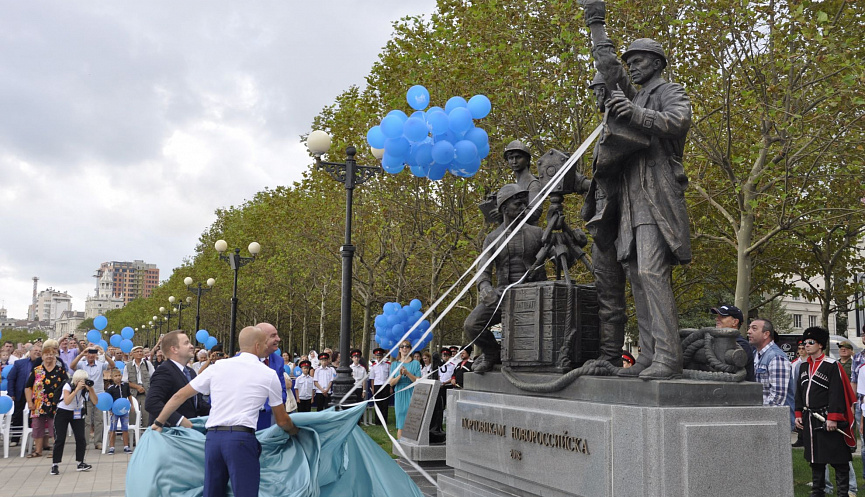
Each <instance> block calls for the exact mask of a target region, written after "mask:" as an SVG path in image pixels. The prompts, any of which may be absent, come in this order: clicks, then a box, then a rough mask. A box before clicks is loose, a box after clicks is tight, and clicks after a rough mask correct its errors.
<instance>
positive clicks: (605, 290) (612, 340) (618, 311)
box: [592, 243, 627, 367]
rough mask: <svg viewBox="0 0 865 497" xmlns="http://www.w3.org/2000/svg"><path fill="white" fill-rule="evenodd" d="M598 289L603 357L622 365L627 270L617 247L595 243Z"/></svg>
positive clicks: (593, 248) (601, 353) (594, 260)
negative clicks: (618, 257) (618, 255)
mask: <svg viewBox="0 0 865 497" xmlns="http://www.w3.org/2000/svg"><path fill="white" fill-rule="evenodd" d="M592 265H593V266H594V269H595V271H594V276H595V288H596V289H597V292H598V321H600V328H601V329H600V332H601V333H600V335H601V337H600V338H601V344H600V356H599V357H598V359H601V360H604V361H609V362H611V363H612V364H613V365H614V366H619V367H621V366H622V346H623V345H624V344H625V320H626V319H627V313H626V311H625V269H624V268H623V267H622V263H621V262H619V261H618V259H617V258H616V247H615V246H610V247H608V248H607V250H602V249H601V247H600V246H598V244H597V243H595V244H593V245H592Z"/></svg>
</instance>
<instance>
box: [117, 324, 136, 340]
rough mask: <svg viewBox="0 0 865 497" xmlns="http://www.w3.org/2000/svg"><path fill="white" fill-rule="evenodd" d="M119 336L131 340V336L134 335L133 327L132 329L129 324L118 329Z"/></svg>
mask: <svg viewBox="0 0 865 497" xmlns="http://www.w3.org/2000/svg"><path fill="white" fill-rule="evenodd" d="M120 336H122V337H123V338H125V339H127V340H132V337H134V336H135V329H133V328H132V327H131V326H127V327H125V328H123V329H122V330H120Z"/></svg>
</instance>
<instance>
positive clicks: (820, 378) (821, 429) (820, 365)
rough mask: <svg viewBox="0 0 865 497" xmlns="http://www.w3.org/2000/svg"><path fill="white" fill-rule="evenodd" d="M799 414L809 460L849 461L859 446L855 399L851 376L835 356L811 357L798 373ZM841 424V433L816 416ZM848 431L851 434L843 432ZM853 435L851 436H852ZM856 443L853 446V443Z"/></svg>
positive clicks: (824, 462)
mask: <svg viewBox="0 0 865 497" xmlns="http://www.w3.org/2000/svg"><path fill="white" fill-rule="evenodd" d="M796 378H797V387H796V417H797V418H798V417H801V418H802V425H803V427H804V429H803V430H802V435H803V443H804V446H805V460H807V461H808V462H811V463H817V464H847V462H849V461H850V460H851V457H850V450H851V449H850V447H851V446H852V447H854V448H855V446H856V441H855V438H853V432H852V430H851V427H852V424H853V411H852V409H851V406H852V405H853V402H855V400H856V398H855V394H854V393H853V387H852V386H851V385H850V379H849V378H847V375H846V374H844V370H843V369H842V368H841V365H840V364H839V363H838V361H836V360H835V359H833V358H831V357H826V356H823V357H822V358H820V359H817V360H816V361H815V360H814V359H812V358H810V357H809V358H808V360H807V361H806V362H802V363H801V364H800V365H799V370H798V371H797V372H796ZM815 415H816V416H820V417H822V418H824V419H826V420H831V421H835V422H837V423H838V432H831V431H827V430H826V427H825V425H826V424H825V422H824V421H821V420H820V419H819V418H817V417H816V416H815ZM842 431H843V432H844V433H846V434H847V436H844V435H842V434H841V433H840V432H842ZM848 437H849V438H848ZM851 444H852V445H851Z"/></svg>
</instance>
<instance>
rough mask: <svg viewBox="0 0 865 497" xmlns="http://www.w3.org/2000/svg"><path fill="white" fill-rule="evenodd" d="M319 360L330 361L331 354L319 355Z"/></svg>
mask: <svg viewBox="0 0 865 497" xmlns="http://www.w3.org/2000/svg"><path fill="white" fill-rule="evenodd" d="M318 358H319V359H330V354H328V353H327V352H322V353H321V354H318Z"/></svg>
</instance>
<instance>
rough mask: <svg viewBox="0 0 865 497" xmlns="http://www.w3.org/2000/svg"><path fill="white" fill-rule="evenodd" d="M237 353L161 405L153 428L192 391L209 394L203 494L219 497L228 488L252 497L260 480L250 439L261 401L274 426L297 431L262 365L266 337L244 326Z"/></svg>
mask: <svg viewBox="0 0 865 497" xmlns="http://www.w3.org/2000/svg"><path fill="white" fill-rule="evenodd" d="M238 344H239V345H240V354H239V355H237V356H236V357H232V358H230V359H225V360H222V361H218V362H216V363H215V364H213V365H212V366H210V367H209V368H207V369H205V370H204V371H203V372H202V373H201V374H200V375H199V376H196V377H195V378H194V379H193V380H192V381H191V382H190V383H189V384H188V385H186V386H185V387H183V388H182V389H180V391H178V392H177V393H176V394H174V396H173V397H172V398H171V399H170V400H169V401H168V403H167V404H165V407H164V408H163V409H162V412H161V413H160V414H159V416H157V417H156V420H155V421H154V422H153V426H152V428H153V429H154V430H156V431H161V430H162V427H163V426H164V423H165V421H166V420H168V417H169V416H170V415H171V413H172V412H174V410H175V409H177V407H178V406H180V405H181V404H182V403H183V402H185V401H186V399H188V398H190V397H192V396H193V395H195V394H197V393H202V394H205V395H208V394H209V395H210V400H211V405H212V406H211V410H210V417H209V418H208V419H207V423H206V424H205V426H206V427H207V441H206V443H205V445H204V496H205V497H217V496H219V497H222V496H224V495H226V493H227V491H228V487H227V484H228V482H229V480H230V481H231V488H232V490H233V491H234V495H235V496H237V497H247V496H248V497H255V496H257V495H258V487H259V483H260V480H261V465H260V463H259V459H258V458H259V456H260V455H261V444H259V442H258V439H256V438H255V426H256V424H257V422H258V411H259V408H260V407H261V405H262V404H264V403H265V402H267V403H268V405H269V406H270V407H271V409H272V412H273V416H274V418H275V419H276V424H277V425H279V427H280V428H282V429H283V430H285V431H286V432H288V433H289V434H291V435H295V434H297V432H298V429H297V427H296V426H294V423H292V421H291V418H290V417H289V415H288V413H287V412H286V411H285V404H284V403H283V402H284V401H283V399H282V392H281V389H280V384H279V378H278V377H277V376H276V375H275V374H273V370H272V369H270V368H268V367H267V366H265V365H264V364H262V363H261V361H260V359H261V358H262V357H264V356H266V355H267V335H266V334H265V333H264V331H262V330H261V329H260V328H256V327H254V326H248V327H246V328H244V329H242V330H241V331H240V336H239V337H238Z"/></svg>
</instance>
